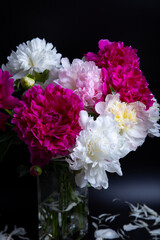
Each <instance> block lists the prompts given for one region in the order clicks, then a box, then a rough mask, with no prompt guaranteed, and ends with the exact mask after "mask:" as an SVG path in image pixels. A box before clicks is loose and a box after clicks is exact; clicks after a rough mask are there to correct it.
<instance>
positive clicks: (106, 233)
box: [94, 228, 119, 239]
mask: <svg viewBox="0 0 160 240" xmlns="http://www.w3.org/2000/svg"><path fill="white" fill-rule="evenodd" d="M94 237H95V238H99V237H101V238H102V239H116V238H119V236H118V234H117V233H116V231H115V230H113V229H111V228H107V229H99V230H96V231H95V232H94Z"/></svg>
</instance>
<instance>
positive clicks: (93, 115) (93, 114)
mask: <svg viewBox="0 0 160 240" xmlns="http://www.w3.org/2000/svg"><path fill="white" fill-rule="evenodd" d="M88 115H89V116H90V117H93V118H94V120H96V118H97V117H98V114H96V113H88Z"/></svg>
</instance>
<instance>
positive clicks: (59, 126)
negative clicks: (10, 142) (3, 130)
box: [12, 84, 83, 167]
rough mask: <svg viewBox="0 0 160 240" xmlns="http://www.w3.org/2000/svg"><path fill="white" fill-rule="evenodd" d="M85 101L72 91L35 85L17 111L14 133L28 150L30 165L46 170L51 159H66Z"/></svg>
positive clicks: (78, 130) (76, 133)
mask: <svg viewBox="0 0 160 240" xmlns="http://www.w3.org/2000/svg"><path fill="white" fill-rule="evenodd" d="M82 109H83V103H82V100H81V99H80V98H79V97H78V96H77V95H76V94H74V93H73V91H72V90H70V89H64V88H61V87H60V86H59V85H57V86H55V87H54V86H53V84H49V85H48V86H47V87H46V88H45V89H44V90H43V89H42V87H40V86H38V85H36V86H34V87H32V88H31V89H29V90H28V91H27V92H26V93H25V95H24V97H23V98H22V101H21V105H20V106H17V107H16V108H15V109H14V111H15V114H14V118H13V120H12V123H14V124H15V125H16V127H15V131H17V133H18V136H19V138H20V139H22V140H23V141H24V142H25V143H26V144H27V145H28V146H29V151H30V153H31V163H32V164H33V165H38V166H40V167H41V166H43V165H45V164H48V163H49V160H50V159H51V158H52V157H55V156H57V155H67V154H68V153H69V149H70V148H72V147H73V146H74V144H75V140H76V136H77V135H78V134H79V132H80V130H81V128H80V126H79V123H78V121H79V112H80V111H81V110H82Z"/></svg>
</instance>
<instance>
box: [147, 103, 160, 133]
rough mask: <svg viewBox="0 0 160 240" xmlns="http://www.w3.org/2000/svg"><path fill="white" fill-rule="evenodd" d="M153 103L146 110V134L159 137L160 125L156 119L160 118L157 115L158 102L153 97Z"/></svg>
mask: <svg viewBox="0 0 160 240" xmlns="http://www.w3.org/2000/svg"><path fill="white" fill-rule="evenodd" d="M154 101H155V102H154V104H153V106H152V107H150V108H149V109H148V110H147V111H146V115H147V125H148V135H149V136H151V137H154V136H156V137H160V131H159V130H160V125H159V124H158V121H159V119H160V116H159V104H158V103H157V101H156V99H154Z"/></svg>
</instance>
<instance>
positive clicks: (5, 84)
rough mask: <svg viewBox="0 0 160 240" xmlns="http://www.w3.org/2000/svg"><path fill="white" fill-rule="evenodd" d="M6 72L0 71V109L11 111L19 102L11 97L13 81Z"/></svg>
mask: <svg viewBox="0 0 160 240" xmlns="http://www.w3.org/2000/svg"><path fill="white" fill-rule="evenodd" d="M11 76H12V75H11V74H10V73H9V72H7V71H4V72H3V71H2V70H1V69H0V108H2V109H13V108H14V107H15V106H16V104H17V103H18V102H19V100H18V99H17V98H15V97H13V96H12V94H13V92H14V79H13V78H11Z"/></svg>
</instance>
